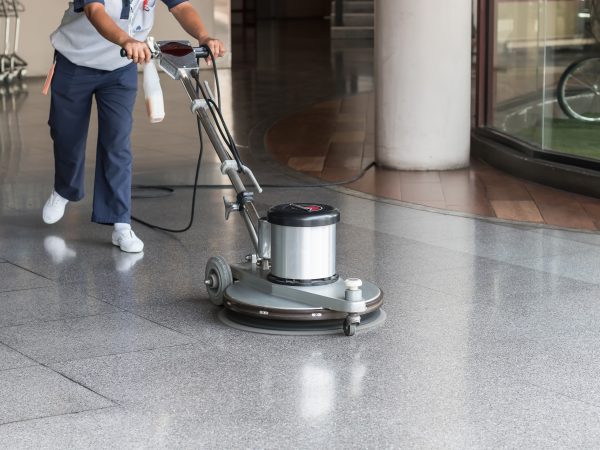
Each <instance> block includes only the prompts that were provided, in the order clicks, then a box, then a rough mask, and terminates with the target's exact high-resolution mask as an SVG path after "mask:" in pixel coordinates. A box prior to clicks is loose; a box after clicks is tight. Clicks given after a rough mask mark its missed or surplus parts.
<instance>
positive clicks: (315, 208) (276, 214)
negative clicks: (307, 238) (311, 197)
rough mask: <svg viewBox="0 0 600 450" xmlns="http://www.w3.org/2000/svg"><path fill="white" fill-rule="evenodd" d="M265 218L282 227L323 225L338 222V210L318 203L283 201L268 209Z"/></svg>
mask: <svg viewBox="0 0 600 450" xmlns="http://www.w3.org/2000/svg"><path fill="white" fill-rule="evenodd" d="M267 220H268V221H269V223H271V224H273V225H282V226H284V227H323V226H326V225H333V224H335V223H338V222H339V221H340V211H339V210H338V209H337V208H334V207H333V206H329V205H323V204H320V203H285V204H283V205H277V206H273V207H272V208H271V209H269V211H268V212H267Z"/></svg>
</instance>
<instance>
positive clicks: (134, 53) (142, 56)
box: [122, 38, 152, 64]
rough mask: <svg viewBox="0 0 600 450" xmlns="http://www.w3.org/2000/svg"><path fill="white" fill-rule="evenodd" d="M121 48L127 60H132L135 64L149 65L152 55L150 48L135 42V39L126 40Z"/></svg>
mask: <svg viewBox="0 0 600 450" xmlns="http://www.w3.org/2000/svg"><path fill="white" fill-rule="evenodd" d="M122 47H123V48H124V49H125V52H126V53H127V58H129V59H131V60H133V62H134V63H136V64H142V63H149V62H150V60H151V59H152V53H151V52H150V48H148V45H146V43H145V42H141V41H137V40H135V39H132V38H130V39H128V40H127V41H126V42H125V43H124V44H123V45H122Z"/></svg>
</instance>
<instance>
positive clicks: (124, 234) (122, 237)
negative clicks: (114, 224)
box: [112, 230, 144, 253]
mask: <svg viewBox="0 0 600 450" xmlns="http://www.w3.org/2000/svg"><path fill="white" fill-rule="evenodd" d="M112 243H113V245H116V246H117V247H120V248H121V250H122V251H124V252H127V253H139V252H141V251H142V250H144V243H143V242H142V240H141V239H140V238H138V237H137V236H136V235H135V233H134V232H133V230H121V231H113V234H112Z"/></svg>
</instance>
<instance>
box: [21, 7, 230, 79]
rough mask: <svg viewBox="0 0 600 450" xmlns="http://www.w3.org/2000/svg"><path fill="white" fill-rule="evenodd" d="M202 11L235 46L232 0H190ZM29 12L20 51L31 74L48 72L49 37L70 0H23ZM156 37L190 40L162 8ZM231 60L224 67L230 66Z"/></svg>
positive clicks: (213, 29) (210, 25)
mask: <svg viewBox="0 0 600 450" xmlns="http://www.w3.org/2000/svg"><path fill="white" fill-rule="evenodd" d="M190 1H191V2H192V4H193V5H194V6H195V7H196V9H197V10H198V11H199V12H200V14H201V16H202V19H203V20H204V23H205V24H206V27H207V28H208V31H209V33H211V35H213V36H216V37H218V38H219V39H222V40H223V41H224V42H225V44H226V45H227V48H231V38H230V27H229V17H230V6H229V5H230V3H229V2H230V0H190ZM21 2H22V3H23V4H24V5H25V8H26V11H25V13H24V14H23V16H22V22H21V24H22V25H21V46H20V51H19V53H20V54H21V56H22V57H23V58H24V59H25V60H26V61H27V62H28V63H29V75H30V76H40V75H45V74H46V73H47V71H48V67H49V66H50V64H51V61H52V53H53V50H52V47H51V45H50V41H49V36H50V33H52V32H53V31H54V30H55V29H56V27H57V26H58V24H59V23H60V20H61V18H62V15H63V13H64V11H65V9H66V8H67V4H68V3H67V1H66V0H21ZM152 35H153V36H155V37H157V38H159V39H160V38H163V39H186V38H187V35H186V34H185V32H184V31H183V30H181V28H180V27H179V24H178V23H177V22H176V21H175V19H174V18H173V17H172V16H171V15H170V14H169V13H168V11H167V9H166V7H164V6H163V7H162V8H161V10H160V11H159V13H158V14H157V15H156V25H155V28H154V31H153V33H152ZM228 64H229V59H228V60H227V61H223V62H222V63H221V64H220V67H226V66H227V65H228Z"/></svg>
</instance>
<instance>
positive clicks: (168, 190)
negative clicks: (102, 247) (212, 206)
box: [131, 47, 375, 233]
mask: <svg viewBox="0 0 600 450" xmlns="http://www.w3.org/2000/svg"><path fill="white" fill-rule="evenodd" d="M206 49H207V50H208V54H209V57H210V60H211V62H212V68H213V76H214V79H215V85H216V88H217V103H215V101H214V100H213V98H212V97H211V96H210V95H208V94H207V92H206V91H205V90H204V89H203V88H202V84H201V83H200V75H199V71H198V72H197V73H196V74H195V76H194V80H195V83H196V85H195V88H196V96H198V97H199V96H200V95H202V97H203V98H204V100H205V101H206V102H207V105H208V107H209V110H210V112H211V115H212V117H213V120H214V121H215V124H216V125H217V129H218V130H219V134H220V135H221V138H222V139H223V141H224V142H225V143H226V144H227V147H228V148H229V150H230V152H231V154H232V155H233V159H234V160H235V161H236V163H237V165H238V171H239V172H240V173H242V172H243V170H242V167H243V163H242V160H241V156H240V154H239V151H238V148H237V145H236V144H235V141H234V139H233V137H232V136H231V133H230V132H229V128H228V127H227V123H226V122H225V119H224V118H223V114H222V112H221V85H220V82H219V73H218V70H217V62H216V59H215V56H214V55H213V53H212V51H211V50H210V48H208V47H206ZM198 61H199V59H198ZM196 125H197V127H198V136H199V139H200V150H199V152H198V161H197V162H196V173H195V175H194V184H179V185H142V184H136V185H133V186H132V190H154V191H163V192H165V194H164V195H140V194H135V195H132V196H131V198H137V199H144V198H146V199H148V198H162V197H167V196H170V195H171V194H173V193H174V192H175V190H176V189H193V192H192V205H191V208H190V220H189V222H188V225H187V226H186V227H185V228H181V229H173V228H166V227H162V226H158V225H155V224H152V223H150V222H147V221H145V220H142V219H140V218H138V217H135V216H133V215H132V216H131V220H133V221H135V222H137V223H139V224H141V225H144V226H147V227H149V228H152V229H154V230H160V231H166V232H168V233H184V232H186V231H188V230H189V229H190V228H191V227H192V225H193V224H194V216H195V211H196V194H197V192H198V189H233V186H231V185H230V184H198V178H199V176H200V168H201V166H202V155H203V154H204V139H203V137H202V124H201V122H200V118H199V117H196ZM374 165H375V163H374V162H372V163H371V164H369V165H368V166H367V167H365V168H364V169H363V170H362V171H361V172H360V173H359V174H358V175H357V176H355V177H354V178H351V179H349V180H343V181H335V182H327V183H311V184H261V186H262V187H264V188H270V189H310V188H322V187H332V186H343V185H345V184H350V183H354V182H356V181H358V180H360V179H361V178H362V177H363V176H364V175H365V173H367V171H368V170H369V169H371V168H372V167H373V166H374Z"/></svg>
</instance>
